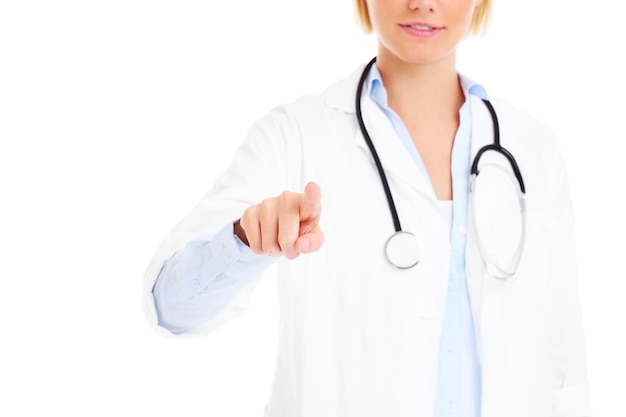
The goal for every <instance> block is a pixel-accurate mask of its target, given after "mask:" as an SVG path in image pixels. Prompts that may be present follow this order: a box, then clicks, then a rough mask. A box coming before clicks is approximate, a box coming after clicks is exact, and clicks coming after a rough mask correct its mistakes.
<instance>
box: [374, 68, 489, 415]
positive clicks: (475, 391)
mask: <svg viewBox="0 0 626 417" xmlns="http://www.w3.org/2000/svg"><path fill="white" fill-rule="evenodd" d="M460 81H461V85H462V87H463V92H464V94H465V103H464V104H463V105H462V106H461V109H460V111H459V128H458V130H457V132H456V136H455V138H454V145H453V147H452V163H451V166H452V225H451V233H450V277H449V280H448V295H447V298H446V305H445V313H444V319H443V328H442V334H441V341H440V345H439V373H438V379H437V396H436V401H435V417H448V416H459V417H478V416H480V396H481V374H480V366H479V363H478V357H477V353H476V341H475V336H474V322H473V319H472V310H471V306H470V300H469V292H468V288H467V281H466V274H465V246H466V231H467V220H468V219H467V217H468V216H467V212H468V205H469V178H470V166H471V161H470V159H471V131H472V117H471V106H470V103H469V100H468V98H469V95H476V96H478V97H480V98H486V93H485V90H484V89H483V87H482V86H480V85H479V84H476V83H474V82H472V81H471V80H469V79H467V78H465V77H463V76H460ZM368 83H369V86H370V88H369V94H370V97H371V98H372V100H373V101H374V102H375V103H376V104H377V105H378V106H379V107H380V108H381V109H382V110H383V112H384V113H385V115H386V116H387V118H388V119H389V121H390V122H391V124H392V125H393V127H394V129H395V131H396V133H397V134H398V137H399V138H400V140H401V141H402V143H403V144H404V146H405V148H406V149H407V151H408V152H409V154H410V155H411V157H412V158H413V161H414V162H415V164H417V166H418V167H419V168H420V169H421V171H422V173H423V175H425V176H428V173H427V171H426V167H425V166H424V163H423V161H422V159H421V157H420V155H419V153H418V151H417V149H416V148H415V145H414V144H413V141H412V139H411V136H410V135H409V132H408V131H407V129H406V127H405V126H404V123H402V120H401V119H400V117H399V116H398V115H397V114H396V113H395V112H394V111H393V110H392V109H390V108H389V107H388V106H387V93H386V91H385V88H384V86H383V84H382V80H381V77H380V73H379V72H378V68H377V67H376V66H375V65H374V66H373V67H372V70H371V71H370V74H369V77H368Z"/></svg>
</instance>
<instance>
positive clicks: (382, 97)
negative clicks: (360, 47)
mask: <svg viewBox="0 0 626 417" xmlns="http://www.w3.org/2000/svg"><path fill="white" fill-rule="evenodd" d="M459 80H460V82H461V88H462V89H463V94H464V95H465V99H466V100H467V99H468V97H469V96H470V95H473V96H477V97H478V98H481V99H485V100H486V99H487V92H486V91H485V88H484V87H483V86H482V85H480V84H478V83H477V82H475V81H473V80H471V79H470V78H468V77H466V76H464V75H463V74H459ZM366 83H367V84H366V85H367V86H368V89H367V93H368V95H369V96H370V97H371V98H372V100H374V102H375V103H376V104H378V105H379V106H383V108H384V107H387V91H386V90H385V87H384V86H383V81H382V78H381V76H380V72H379V71H378V66H377V65H376V64H374V65H372V68H371V69H370V73H369V74H368V76H367V81H366Z"/></svg>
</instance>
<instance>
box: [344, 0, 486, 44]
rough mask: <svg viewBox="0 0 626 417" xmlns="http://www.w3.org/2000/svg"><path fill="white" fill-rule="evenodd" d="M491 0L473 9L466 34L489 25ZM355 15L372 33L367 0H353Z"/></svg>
mask: <svg viewBox="0 0 626 417" xmlns="http://www.w3.org/2000/svg"><path fill="white" fill-rule="evenodd" d="M491 4H492V3H491V0H483V2H482V3H481V4H480V5H479V6H477V7H476V10H474V16H472V22H471V23H470V27H469V32H468V35H476V36H478V35H482V34H483V33H485V31H486V30H487V27H488V26H489V21H490V20H491ZM355 5H356V17H357V20H358V23H359V26H361V29H363V31H364V32H365V33H372V30H373V28H372V21H371V20H370V13H369V10H368V9H367V0H355Z"/></svg>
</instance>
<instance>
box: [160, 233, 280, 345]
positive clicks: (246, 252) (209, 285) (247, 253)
mask: <svg viewBox="0 0 626 417" xmlns="http://www.w3.org/2000/svg"><path fill="white" fill-rule="evenodd" d="M274 261H275V258H273V257H269V256H263V255H256V254H254V253H252V251H251V250H250V249H249V248H248V247H247V246H246V245H245V244H244V243H242V242H241V241H239V240H238V239H237V238H236V237H235V236H234V235H233V225H232V224H228V225H227V226H226V227H224V228H223V229H222V230H221V231H220V232H219V233H218V234H217V235H215V236H214V237H213V238H212V239H211V240H210V241H192V242H189V243H187V245H186V246H185V247H184V249H183V250H182V251H180V252H178V253H176V254H175V255H174V256H172V257H171V258H170V259H169V260H167V261H166V262H165V263H164V265H163V267H162V268H161V271H160V273H159V276H158V278H157V281H156V283H155V285H154V287H153V289H152V294H153V297H154V303H155V306H156V310H157V315H158V323H159V326H161V327H164V328H166V329H167V330H168V331H170V332H172V333H175V334H178V333H183V332H186V331H188V330H191V329H194V328H196V327H197V326H199V325H201V324H203V323H206V322H208V321H210V320H212V319H214V318H215V317H217V316H218V315H219V314H220V313H221V312H222V311H224V310H225V309H226V308H227V307H228V306H229V304H230V303H231V302H232V301H233V299H234V298H235V297H236V295H237V294H238V293H239V292H240V291H242V290H243V289H244V288H246V287H248V286H249V285H254V284H255V283H256V281H257V280H258V278H259V277H260V276H261V274H262V273H263V271H264V270H265V269H266V268H267V267H268V266H269V265H271V264H272V263H273V262H274Z"/></svg>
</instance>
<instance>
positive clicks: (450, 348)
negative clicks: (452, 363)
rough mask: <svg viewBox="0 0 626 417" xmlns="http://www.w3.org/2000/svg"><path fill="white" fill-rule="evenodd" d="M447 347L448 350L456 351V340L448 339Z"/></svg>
mask: <svg viewBox="0 0 626 417" xmlns="http://www.w3.org/2000/svg"><path fill="white" fill-rule="evenodd" d="M446 349H447V350H448V352H453V351H454V342H453V341H452V340H449V341H448V343H447V344H446Z"/></svg>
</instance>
